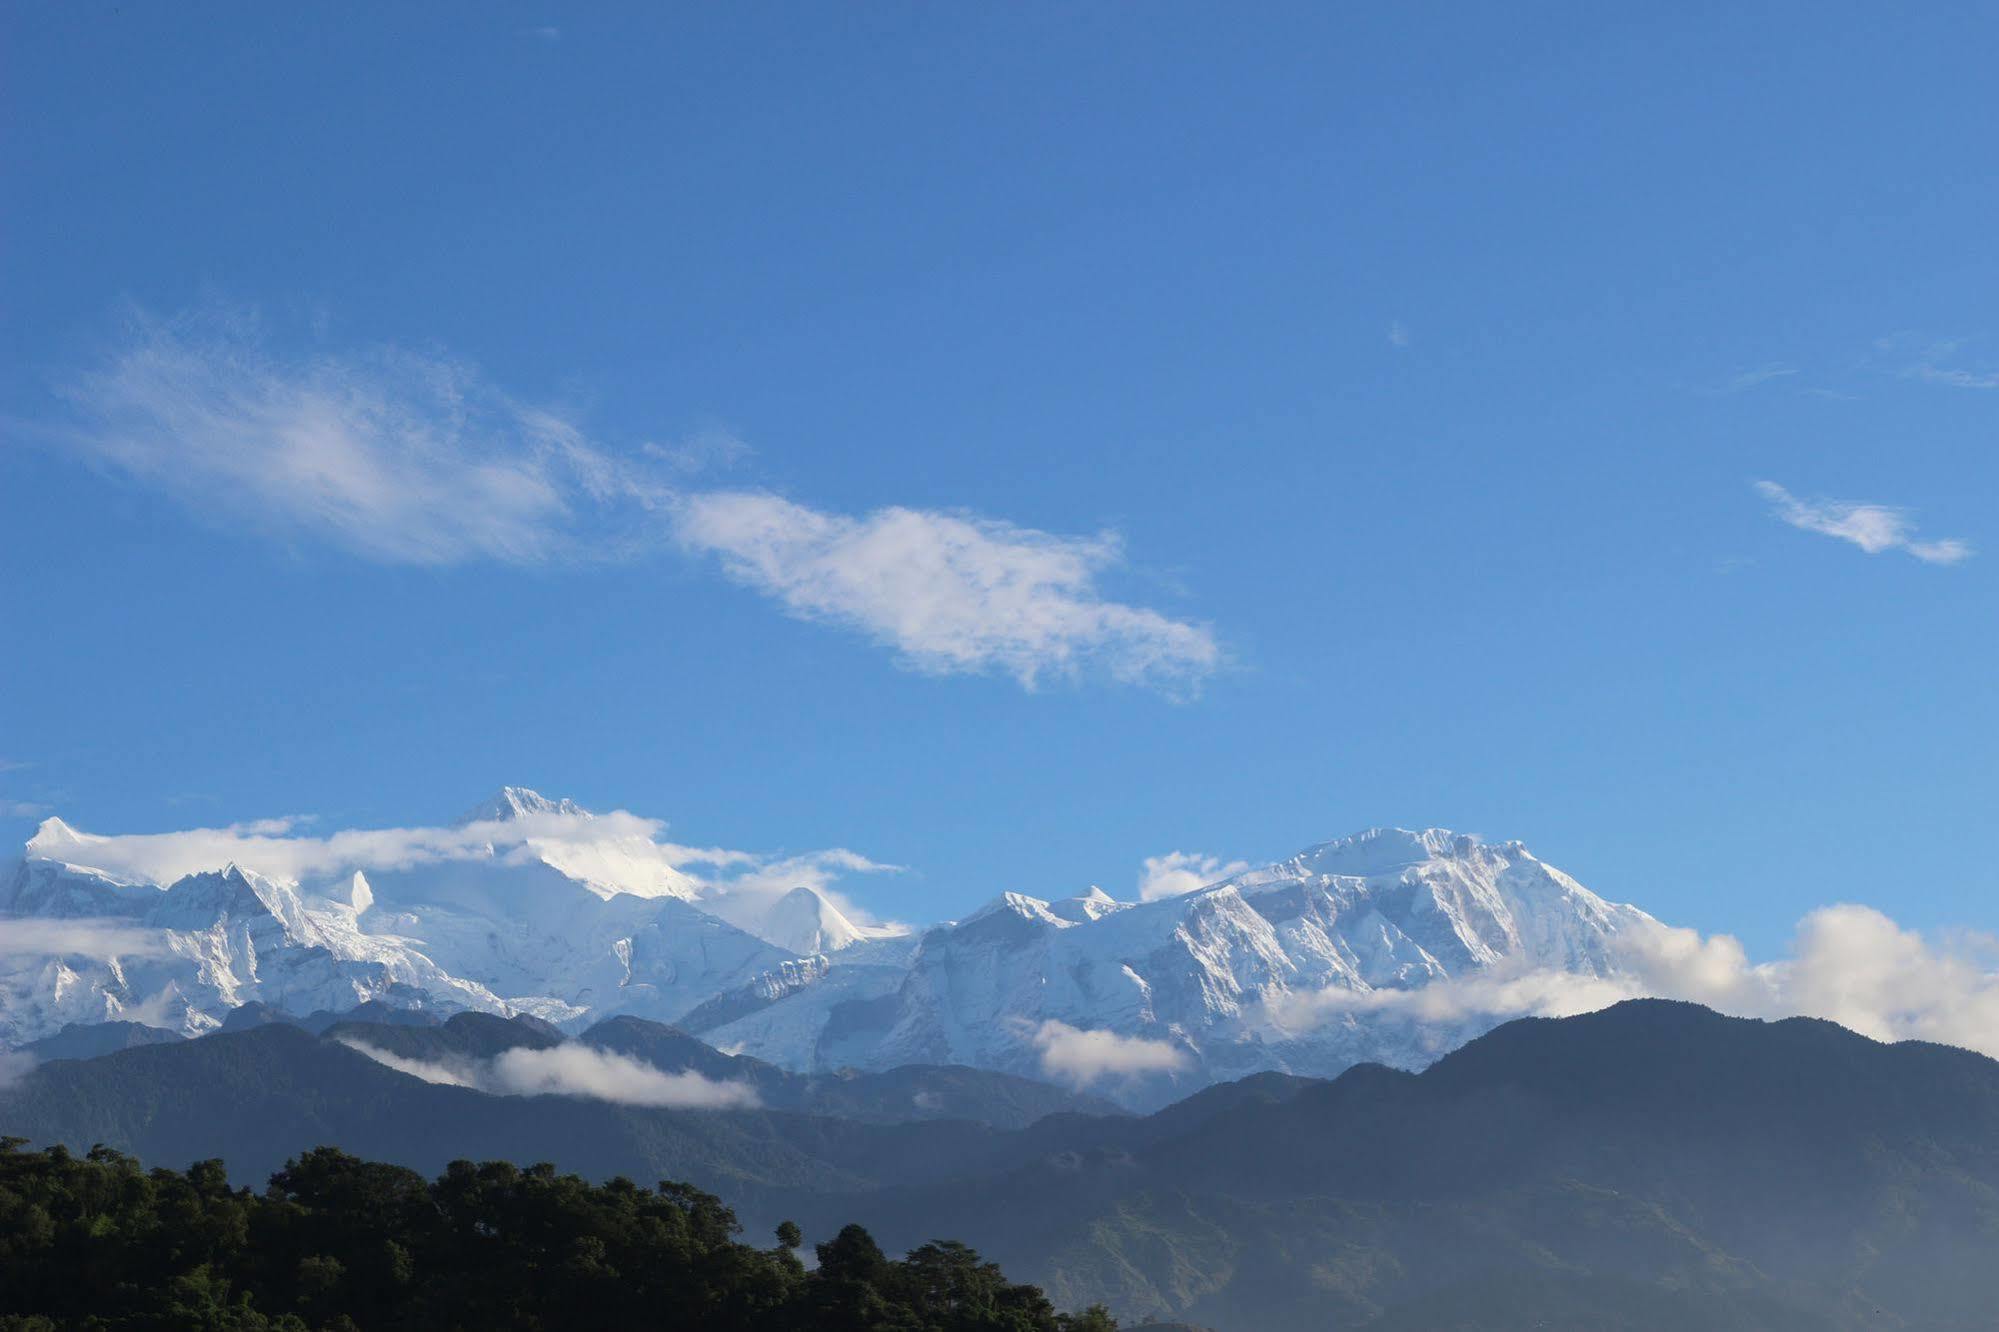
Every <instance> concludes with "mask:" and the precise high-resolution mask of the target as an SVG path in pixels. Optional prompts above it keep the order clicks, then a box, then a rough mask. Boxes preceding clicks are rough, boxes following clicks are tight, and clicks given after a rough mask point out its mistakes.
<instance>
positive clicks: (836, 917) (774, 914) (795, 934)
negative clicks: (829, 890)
mask: <svg viewBox="0 0 1999 1332" xmlns="http://www.w3.org/2000/svg"><path fill="white" fill-rule="evenodd" d="M758 933H759V934H761V935H762V936H763V937H764V939H765V940H766V941H767V942H770V943H774V944H776V945H777V946H778V947H779V948H785V949H789V950H790V951H792V952H794V953H796V954H798V955H799V956H800V957H810V956H812V955H813V954H815V953H837V952H838V951H840V950H841V949H842V948H847V947H851V946H852V945H854V944H857V943H859V942H861V940H863V939H865V938H867V937H868V935H867V933H866V932H865V931H864V930H862V929H861V928H860V927H859V926H858V925H856V924H854V922H852V921H851V920H848V919H847V918H846V917H845V916H844V915H842V914H841V913H840V908H838V907H836V906H834V905H833V904H832V903H831V902H829V901H827V900H826V898H825V897H824V896H823V895H822V894H821V893H819V892H818V890H816V889H813V888H807V887H804V886H803V885H801V886H799V887H797V888H794V889H792V890H791V891H790V892H788V893H786V894H785V895H784V896H783V897H780V898H778V899H777V901H776V903H774V904H773V905H772V906H771V909H770V914H769V915H767V916H765V917H764V924H763V928H762V929H761V930H759V931H758Z"/></svg>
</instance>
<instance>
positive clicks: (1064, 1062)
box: [1033, 1020, 1194, 1087]
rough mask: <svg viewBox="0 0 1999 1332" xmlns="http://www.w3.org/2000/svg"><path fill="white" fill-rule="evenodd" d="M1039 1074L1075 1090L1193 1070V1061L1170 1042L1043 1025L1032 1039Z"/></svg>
mask: <svg viewBox="0 0 1999 1332" xmlns="http://www.w3.org/2000/svg"><path fill="white" fill-rule="evenodd" d="M1033 1044H1034V1048H1035V1049H1037V1050H1039V1051H1040V1052H1041V1071H1042V1072H1044V1073H1046V1074H1048V1075H1049V1076H1050V1077H1052V1078H1058V1079H1060V1080H1061V1081H1063V1082H1067V1083H1069V1084H1070V1085H1071V1086H1075V1087H1090V1086H1094V1085H1096V1084H1097V1083H1099V1082H1102V1081H1104V1080H1106V1079H1115V1080H1123V1081H1129V1080H1131V1079H1135V1078H1142V1077H1147V1076H1150V1075H1153V1074H1159V1073H1175V1072H1179V1071H1180V1070H1182V1069H1186V1068H1191V1067H1192V1066H1193V1062H1194V1061H1193V1057H1192V1056H1191V1055H1189V1054H1188V1053H1187V1052H1186V1051H1185V1050H1182V1049H1180V1048H1179V1047H1178V1046H1176V1045H1174V1044H1172V1043H1171V1042H1170V1041H1158V1040H1152V1039H1150V1038H1147V1037H1144V1036H1120V1035H1119V1034H1118V1033H1116V1032H1114V1031H1084V1030H1082V1029H1081V1028H1078V1027H1072V1026H1070V1025H1069V1024H1068V1023H1066V1022H1055V1021H1052V1020H1051V1021H1048V1022H1043V1023H1042V1024H1041V1025H1040V1027H1038V1028H1036V1030H1035V1032H1034V1036H1033Z"/></svg>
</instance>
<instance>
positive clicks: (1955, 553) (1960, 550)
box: [1756, 481, 1972, 564]
mask: <svg viewBox="0 0 1999 1332" xmlns="http://www.w3.org/2000/svg"><path fill="white" fill-rule="evenodd" d="M1756 492H1757V493H1758V494H1759V495H1761V496H1763V498H1765V499H1767V500H1769V501H1770V505H1771V509H1772V511H1773V512H1774V513H1775V514H1776V515H1777V517H1778V518H1780V519H1782V520H1783V521H1784V522H1787V523H1789V524H1790V525H1791V526H1793V527H1797V528H1802V529H1803V530H1804V531H1807V532H1817V533H1819V534H1820V535H1822V536H1829V537H1837V538H1838V539H1839V540H1841V541H1849V542H1851V543H1853V544H1854V545H1856V546H1858V547H1860V548H1861V549H1862V550H1864V551H1866V552H1867V553H1868V554H1869V555H1879V554H1880V553H1881V552H1883V551H1887V550H1902V551H1906V552H1908V553H1909V554H1910V555H1913V556H1915V557H1916V558H1917V559H1919V560H1921V561H1923V562H1924V563H1925V564H1956V563H1957V562H1958V561H1960V560H1964V559H1968V558H1969V557H1970V556H1971V553H1972V551H1971V546H1970V545H1969V544H1968V543H1966V542H1964V541H1962V540H1959V539H1958V538H1956V537H1946V538H1943V539H1942V540H1938V541H1918V540H1916V538H1915V525H1914V523H1913V522H1912V521H1911V520H1910V518H1909V512H1908V510H1906V509H1898V508H1894V507H1891V506H1889V505H1885V504H1858V503H1853V502H1851V501H1847V500H1829V499H1810V500H1807V499H1800V498H1798V497H1797V496H1796V495H1793V494H1792V493H1791V492H1790V491H1788V490H1786V489H1784V487H1782V486H1780V485H1778V484H1777V483H1776V482H1775V481H1758V482H1757V483H1756Z"/></svg>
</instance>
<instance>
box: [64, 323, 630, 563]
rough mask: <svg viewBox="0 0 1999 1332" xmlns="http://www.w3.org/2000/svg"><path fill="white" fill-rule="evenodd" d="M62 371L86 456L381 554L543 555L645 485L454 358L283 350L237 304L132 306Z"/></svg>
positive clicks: (195, 498)
mask: <svg viewBox="0 0 1999 1332" xmlns="http://www.w3.org/2000/svg"><path fill="white" fill-rule="evenodd" d="M66 387H67V393H68V397H69V398H70V400H71V402H72V404H73V406H74V407H75V409H76V415H77V420H76V423H75V424H74V425H73V426H72V428H70V429H69V430H68V431H66V432H64V435H63V438H64V439H66V440H67V441H68V442H69V443H70V444H71V445H72V446H73V447H75V448H76V449H78V450H80V451H82V452H83V453H84V454H85V455H87V456H88V457H90V458H92V459H94V460H95V461H96V462H98V463H99V464H101V465H103V466H105V467H107V468H109V469H111V470H113V471H117V472H121V473H124V474H125V475H127V476H130V477H132V478H133V479H135V480H138V481H141V482H144V483H146V484H148V485H151V486H154V487H156V488H158V489H161V490H164V491H166V492H167V493H169V494H171V495H174V496H176V497H177V498H179V499H181V500H182V501H183V502H184V503H186V504H187V505H188V506H189V507H190V508H193V509H195V510H196V511H198V512H201V513H204V514H209V515H213V516H215V517H218V518H227V519H230V520H233V521H235V522H238V523H244V524H247V525H250V526H252V527H255V528H257V529H259V530H261V531H263V532H265V533H266V534H267V535H274V536H278V537H282V538H290V537H293V536H296V535H305V536H309V537H313V538H318V539H322V540H326V541H330V542H332V543H334V544H336V545H339V546H344V547H346V548H347V549H349V550H351V551H353V552H354V553H356V554H359V555H362V556H365V557H367V558H369V559H374V560H380V561H383V562H385V563H391V564H454V563H461V562H464V561H468V560H499V561H502V562H505V563H510V564H531V563H537V562H541V561H544V560H548V559H551V558H554V557H556V556H559V555H564V554H572V553H575V552H576V551H578V550H579V549H580V548H581V547H582V546H583V545H584V544H588V545H590V546H592V547H597V546H601V545H602V544H604V543H603V537H602V536H601V531H602V528H603V526H604V524H605V522H606V518H607V510H608V509H609V508H611V507H613V506H615V505H617V504H619V503H622V502H626V501H631V502H639V501H642V500H644V499H645V497H646V487H645V486H644V485H643V484H642V483H641V482H640V481H639V480H638V479H637V477H636V476H635V474H632V473H630V472H629V470H628V469H626V468H625V467H624V466H623V465H622V464H621V463H619V462H618V461H616V460H614V459H612V458H611V457H609V456H607V455H605V454H603V453H602V452H600V451H598V450H596V449H595V448H593V447H592V446H591V445H589V444H588V443H587V442H586V441H585V440H584V439H583V438H582V436H581V434H580V432H578V431H577V430H576V429H575V427H573V426H572V425H570V424H569V423H568V422H567V421H565V420H563V419H562V418H561V417H559V416H557V415H555V414H554V413H551V412H548V411H546V410H543V409H539V408H533V407H528V406H524V405H522V404H520V403H517V402H515V401H513V400H512V399H510V398H509V397H508V396H507V395H506V394H504V393H501V392H499V391H498V390H497V389H495V388H493V387H492V386H491V385H489V384H487V383H486V382H485V381H484V380H482V379H481V378H480V376H479V375H478V374H477V373H476V372H474V371H473V370H472V369H471V368H470V367H468V366H466V365H463V364H461V363H458V362H455V361H452V360H450V359H448V358H445V357H443V356H440V355H435V354H425V353H419V352H411V351H406V350H402V349H398V348H393V347H383V348H378V349H375V350H373V351H371V352H367V353H363V354H359V355H351V356H335V355H330V354H325V353H308V354H301V355H294V356H281V355H279V354H278V353H276V352H274V351H272V350H271V349H270V347H269V345H268V343H267V341H266V340H265V339H264V338H263V337H262V336H261V334H260V330H259V327H258V324H257V320H256V319H255V317H254V316H251V315H247V314H242V313H228V312H217V311H212V310H211V311H205V312H203V313H200V314H198V315H194V316H189V317H185V318H182V319H178V320H172V321H163V320H158V319H153V318H150V317H146V316H136V317H135V318H134V320H133V327H132V336H131V338H130V340H129V341H128V342H127V343H126V345H125V346H124V347H123V348H122V349H120V350H119V351H117V352H116V353H115V354H114V355H112V356H111V357H110V359H109V361H108V362H107V363H106V364H104V365H102V366H100V367H99V368H98V369H96V370H94V371H92V372H90V373H88V374H85V375H82V376H79V377H77V378H76V379H75V380H73V381H72V382H71V383H69V384H68V385H67V386H66ZM586 524H587V527H588V529H589V530H590V536H589V538H588V541H587V543H586V542H585V540H584V538H583V536H582V535H581V534H582V532H583V529H584V527H585V525H586Z"/></svg>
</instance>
